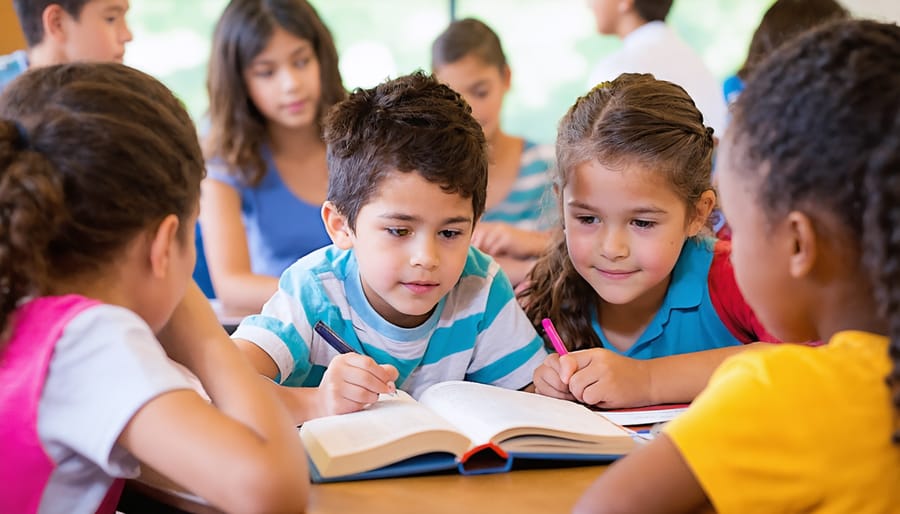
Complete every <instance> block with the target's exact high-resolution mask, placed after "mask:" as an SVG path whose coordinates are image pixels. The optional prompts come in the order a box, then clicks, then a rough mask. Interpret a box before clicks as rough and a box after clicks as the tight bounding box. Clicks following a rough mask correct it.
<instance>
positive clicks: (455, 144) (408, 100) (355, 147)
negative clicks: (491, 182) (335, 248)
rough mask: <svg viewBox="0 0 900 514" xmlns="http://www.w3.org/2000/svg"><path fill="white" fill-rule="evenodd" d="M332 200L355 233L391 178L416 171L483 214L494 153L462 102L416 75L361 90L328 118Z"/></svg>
mask: <svg viewBox="0 0 900 514" xmlns="http://www.w3.org/2000/svg"><path fill="white" fill-rule="evenodd" d="M325 143H326V144H327V145H328V149H327V156H328V200H329V201H331V202H332V203H334V205H335V207H336V208H337V210H338V212H340V213H341V214H342V215H344V216H346V217H347V220H348V224H349V225H350V228H351V229H355V226H356V216H357V214H358V213H359V210H360V209H361V208H362V207H363V206H364V205H366V203H368V201H369V199H370V198H371V196H372V195H373V194H374V193H375V192H376V191H377V190H378V187H379V186H380V183H381V181H382V180H383V179H384V177H386V176H387V175H389V174H391V173H393V172H395V171H400V172H404V173H411V172H415V173H418V174H420V175H421V176H422V177H423V178H424V179H425V180H427V181H429V182H431V183H435V184H439V185H440V186H441V188H442V189H443V190H444V191H445V192H447V193H457V194H459V195H460V196H462V197H463V198H471V199H472V211H473V213H474V219H476V220H477V219H478V217H479V216H481V214H482V213H483V212H484V200H485V196H486V194H487V169H488V160H487V149H486V143H485V140H484V132H482V130H481V125H479V124H478V122H477V121H476V120H475V118H473V117H472V109H471V108H470V107H469V105H468V104H467V103H466V102H465V100H463V99H462V97H461V96H460V95H459V94H458V93H457V92H455V91H453V90H452V89H450V88H449V87H447V86H446V85H444V84H441V83H439V82H438V81H437V80H435V78H434V77H432V76H429V75H425V74H424V73H422V72H421V71H417V72H415V73H412V74H410V75H405V76H402V77H399V78H396V79H393V80H388V81H387V82H384V83H382V84H379V85H377V86H375V87H374V88H372V89H356V90H355V91H353V93H352V94H351V95H350V97H349V98H347V99H346V100H344V101H343V102H341V103H339V104H337V105H335V106H334V108H333V109H332V110H331V111H330V112H329V113H328V116H327V117H326V118H325Z"/></svg>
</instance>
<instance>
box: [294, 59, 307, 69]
mask: <svg viewBox="0 0 900 514" xmlns="http://www.w3.org/2000/svg"><path fill="white" fill-rule="evenodd" d="M310 60H311V59H310V58H309V57H304V58H302V59H297V60H296V61H294V65H295V66H296V67H298V68H305V67H306V66H307V65H308V64H309V61H310Z"/></svg>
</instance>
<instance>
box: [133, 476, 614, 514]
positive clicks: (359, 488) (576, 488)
mask: <svg viewBox="0 0 900 514" xmlns="http://www.w3.org/2000/svg"><path fill="white" fill-rule="evenodd" d="M605 468H606V467H605V466H582V467H571V468H556V469H531V470H517V471H512V472H509V473H500V474H494V475H478V476H461V475H432V476H421V477H408V478H393V479H380V480H367V481H360V482H340V483H334V484H314V485H312V487H311V491H310V501H309V508H308V510H307V512H308V513H309V514H334V513H347V514H353V513H367V514H405V513H416V514H419V513H427V514H431V513H433V514H445V513H446V514H479V513H491V514H495V513H506V512H509V513H514V514H529V513H541V514H545V513H557V512H559V513H562V512H570V511H571V510H572V507H573V506H574V505H575V502H576V501H577V500H578V498H579V497H580V496H581V493H582V492H584V490H585V489H587V487H588V485H590V484H591V482H593V481H594V479H595V478H597V476H599V475H600V473H602V472H603V470H604V469H605ZM173 487H174V486H172V485H171V483H165V481H164V479H161V478H159V477H158V476H157V477H151V476H145V477H143V478H142V480H141V481H140V482H132V483H131V484H129V487H128V490H129V495H130V496H131V497H130V498H129V501H130V502H131V503H135V502H137V503H140V501H141V500H140V498H141V497H143V498H145V499H147V500H146V501H147V502H148V504H149V502H153V501H160V502H162V503H164V504H165V505H173V506H176V507H177V508H179V509H182V510H183V511H184V512H190V513H195V514H208V513H211V512H216V511H215V509H212V508H211V507H209V506H208V505H205V504H202V503H198V502H197V501H195V500H191V499H189V498H186V497H184V496H179V495H176V494H174V493H173V492H172V488H173ZM148 498H149V499H148ZM124 512H125V513H126V514H132V512H134V513H140V512H142V511H141V509H140V508H137V509H126V510H125V511H124ZM144 512H161V510H160V509H159V505H158V504H157V505H156V507H150V508H149V510H146V511H144ZM170 512H179V511H178V510H172V511H170Z"/></svg>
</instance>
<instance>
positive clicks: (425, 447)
mask: <svg viewBox="0 0 900 514" xmlns="http://www.w3.org/2000/svg"><path fill="white" fill-rule="evenodd" d="M632 435H633V432H631V431H629V430H627V429H625V428H622V427H620V426H618V425H616V424H614V423H612V422H610V421H609V420H607V419H605V418H604V417H602V416H598V415H597V414H596V413H595V412H592V411H591V410H589V409H588V408H586V407H584V406H582V405H579V404H576V403H573V402H568V401H564V400H557V399H554V398H549V397H546V396H540V395H537V394H532V393H525V392H521V391H511V390H508V389H502V388H499V387H494V386H490V385H484V384H478V383H474V382H459V381H455V382H443V383H440V384H435V385H433V386H431V387H429V388H428V389H427V390H426V391H425V392H424V393H423V394H422V397H421V398H420V399H419V401H418V402H417V401H415V400H413V399H412V397H410V396H409V395H407V394H406V393H403V392H402V391H398V396H396V397H392V396H386V395H382V397H381V398H380V399H379V400H378V402H376V403H374V404H373V405H371V406H369V407H368V408H366V409H364V410H362V411H359V412H353V413H350V414H342V415H339V416H328V417H324V418H318V419H313V420H310V421H307V422H306V423H304V424H303V426H302V427H301V428H300V437H301V438H302V439H303V443H304V445H305V446H306V451H307V453H308V455H309V459H310V462H311V464H312V466H311V473H312V477H313V481H314V482H329V481H341V480H358V479H365V478H380V477H390V476H403V475H410V474H416V473H424V472H430V471H439V470H449V469H454V468H456V469H458V470H459V472H461V473H465V474H476V473H496V472H503V471H509V470H510V469H511V467H512V464H513V461H514V460H515V459H543V460H568V461H596V462H609V461H612V460H614V459H616V458H618V457H620V456H622V455H624V454H625V453H627V452H628V451H629V450H631V449H632V448H633V447H634V446H635V444H636V443H635V440H634V439H633V438H632Z"/></svg>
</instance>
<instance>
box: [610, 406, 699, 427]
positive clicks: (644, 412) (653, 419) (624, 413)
mask: <svg viewBox="0 0 900 514" xmlns="http://www.w3.org/2000/svg"><path fill="white" fill-rule="evenodd" d="M687 409H688V408H687V406H681V407H671V408H662V409H660V408H644V409H622V410H603V411H594V413H595V414H599V415H600V416H603V417H604V418H606V419H608V420H610V421H612V422H613V423H616V424H619V425H624V426H631V425H652V424H654V423H662V422H665V421H671V420H673V419H675V418H676V417H677V416H678V415H679V414H681V413H682V412H684V411H686V410H687Z"/></svg>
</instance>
